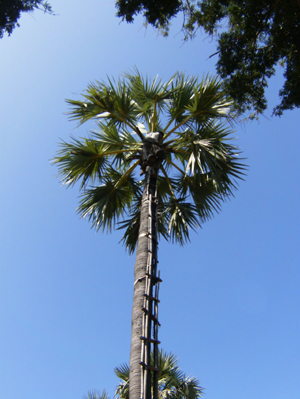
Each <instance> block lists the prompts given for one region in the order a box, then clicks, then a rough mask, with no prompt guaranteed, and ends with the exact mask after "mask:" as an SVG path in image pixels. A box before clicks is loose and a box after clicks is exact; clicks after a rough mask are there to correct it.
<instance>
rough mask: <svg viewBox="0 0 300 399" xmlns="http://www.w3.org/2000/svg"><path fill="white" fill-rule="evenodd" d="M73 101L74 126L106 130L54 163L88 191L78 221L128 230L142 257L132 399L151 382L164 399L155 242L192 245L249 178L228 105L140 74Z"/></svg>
mask: <svg viewBox="0 0 300 399" xmlns="http://www.w3.org/2000/svg"><path fill="white" fill-rule="evenodd" d="M67 102H68V103H69V105H70V106H71V109H70V113H69V114H70V119H72V120H79V123H80V124H82V123H84V122H86V121H88V120H90V119H92V120H94V121H96V123H97V126H98V130H97V131H93V132H92V133H91V136H90V137H89V138H86V139H75V138H73V139H72V140H71V141H70V142H69V143H66V142H62V143H61V149H60V151H59V152H58V154H57V157H56V158H55V159H54V163H57V164H58V167H59V172H60V174H61V176H62V181H63V182H64V184H66V185H74V184H75V183H76V182H78V181H80V182H81V184H80V189H81V190H82V198H81V202H80V204H79V207H78V212H79V214H80V215H81V216H82V217H85V218H87V219H89V220H90V221H91V222H92V225H93V226H94V227H95V228H96V230H99V229H100V230H102V231H103V230H107V231H111V230H112V229H113V228H115V227H116V228H118V229H124V230H125V232H124V236H123V242H124V244H125V246H126V247H127V249H128V250H129V252H130V253H132V252H134V250H135V249H136V262H135V267H134V294H133V307H132V333H131V351H130V399H140V398H141V397H142V398H143V399H144V398H147V399H149V398H150V396H151V373H153V375H154V398H155V399H156V398H157V394H158V388H157V387H158V343H159V341H158V338H157V331H158V325H159V323H158V319H157V305H158V302H159V300H158V284H159V282H160V281H161V280H160V278H159V276H158V275H157V242H158V239H159V237H160V236H162V237H164V238H165V239H167V240H170V241H172V242H178V243H179V244H181V245H183V244H184V243H185V242H186V241H189V233H190V230H195V229H197V228H198V227H200V226H201V225H202V223H203V222H205V221H207V220H209V219H210V218H211V217H212V216H213V214H214V213H215V212H218V211H219V209H220V206H221V203H222V202H223V201H224V200H225V199H227V198H229V197H230V196H231V195H232V190H233V189H234V188H236V179H237V178H241V176H242V175H243V170H244V169H245V168H244V166H243V164H242V163H241V162H240V161H239V158H238V156H239V151H238V150H237V148H236V147H235V146H234V145H233V144H232V143H231V142H230V134H231V133H232V132H231V130H230V129H229V128H227V127H225V122H226V117H227V113H228V109H229V107H230V103H229V102H228V99H227V98H226V95H225V93H224V91H223V90H222V84H221V82H220V81H219V80H218V79H217V78H211V77H208V76H207V77H205V78H203V79H202V80H201V81H199V80H198V78H197V77H186V76H185V75H184V74H181V73H177V74H175V75H174V76H173V77H172V78H171V79H170V80H169V81H167V82H163V81H161V80H158V78H155V79H154V80H150V79H148V78H145V79H144V78H143V77H142V76H141V75H140V73H139V72H138V70H134V72H133V73H131V74H126V75H125V76H124V77H123V78H122V79H119V80H118V81H114V80H110V79H108V80H107V82H95V83H93V84H90V85H89V86H88V88H87V90H86V92H85V93H84V94H83V99H82V100H81V101H77V100H67ZM140 176H142V178H141V177H140ZM151 331H153V336H152V337H151ZM152 347H153V352H154V363H152V364H151V363H150V353H151V351H152V349H151V348H152ZM141 365H142V367H141ZM155 387H156V388H155Z"/></svg>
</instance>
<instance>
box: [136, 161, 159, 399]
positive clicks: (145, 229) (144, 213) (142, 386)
mask: <svg viewBox="0 0 300 399" xmlns="http://www.w3.org/2000/svg"><path fill="white" fill-rule="evenodd" d="M153 171H154V169H152V168H151V167H150V168H148V171H147V172H146V176H145V185H144V191H143V197H142V204H141V210H140V212H141V214H140V230H139V239H138V244H137V252H136V261H135V267H134V291H133V306H132V321H131V350H130V362H129V367H130V378H129V398H130V399H141V398H142V399H150V398H151V370H150V369H148V368H147V367H146V368H144V370H143V368H142V366H141V364H140V363H141V360H143V362H144V363H146V364H147V365H150V338H151V324H152V323H151V322H150V319H149V317H148V318H146V320H147V322H146V323H147V325H146V326H145V329H144V328H143V323H145V318H144V314H143V309H144V310H145V308H144V306H145V294H148V296H150V297H152V295H153V293H152V287H153V281H154V278H153V279H152V277H150V279H151V281H152V283H151V288H150V291H149V280H148V288H147V287H146V280H147V278H148V279H149V265H148V264H149V239H151V253H152V256H153V258H154V261H153V259H152V257H151V259H152V260H151V264H152V265H153V264H155V268H154V269H153V268H152V270H153V272H151V274H152V273H154V274H153V277H154V276H155V274H156V258H157V232H156V220H157V204H156V198H155V195H154V194H155V192H156V189H157V177H156V171H157V169H156V171H155V173H154V174H153ZM151 198H152V202H151ZM153 199H154V201H153ZM150 214H151V215H152V216H151V218H150V219H149V215H150ZM149 227H150V229H151V232H152V234H151V237H149ZM152 244H153V245H152ZM147 266H148V268H147ZM146 273H148V275H147V274H146ZM146 289H147V293H146ZM149 306H150V309H151V314H152V301H151V302H150V304H149ZM145 331H146V333H145ZM145 335H146V338H147V339H146V341H145V340H144V341H143V342H142V340H141V337H142V336H145ZM143 345H146V350H145V352H144V346H143ZM142 346H143V353H145V356H144V357H145V358H144V359H142ZM142 373H143V378H142ZM145 381H146V383H145ZM154 396H156V395H154Z"/></svg>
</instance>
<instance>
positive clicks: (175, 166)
mask: <svg viewBox="0 0 300 399" xmlns="http://www.w3.org/2000/svg"><path fill="white" fill-rule="evenodd" d="M166 162H168V163H169V164H170V165H172V166H174V168H175V169H177V170H178V171H179V172H180V173H182V174H183V175H185V177H186V178H187V179H188V180H189V181H190V183H192V179H191V178H190V177H189V176H188V175H186V174H185V172H184V171H183V170H181V169H180V168H179V166H177V165H175V163H173V162H172V161H170V160H169V159H166Z"/></svg>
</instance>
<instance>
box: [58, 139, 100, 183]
mask: <svg viewBox="0 0 300 399" xmlns="http://www.w3.org/2000/svg"><path fill="white" fill-rule="evenodd" d="M60 147H61V149H60V151H59V152H58V156H57V157H56V158H54V159H53V163H54V164H58V171H59V174H60V175H61V176H62V182H63V183H64V184H67V185H73V184H75V183H76V182H77V181H78V180H81V187H84V186H85V185H86V183H87V182H88V180H89V179H91V181H92V182H94V181H95V180H96V179H99V180H101V176H102V173H103V171H104V170H105V168H106V167H107V166H108V163H107V159H106V155H105V151H103V145H102V143H101V142H96V141H94V140H88V139H84V140H83V141H82V142H81V141H79V140H76V139H74V138H73V139H72V142H71V143H70V144H68V143H66V142H62V143H61V144H60Z"/></svg>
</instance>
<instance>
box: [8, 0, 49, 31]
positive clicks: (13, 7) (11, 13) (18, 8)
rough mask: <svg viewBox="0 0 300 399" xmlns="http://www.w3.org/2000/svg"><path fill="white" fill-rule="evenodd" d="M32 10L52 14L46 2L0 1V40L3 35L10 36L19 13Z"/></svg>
mask: <svg viewBox="0 0 300 399" xmlns="http://www.w3.org/2000/svg"><path fill="white" fill-rule="evenodd" d="M34 9H38V10H43V11H44V12H47V13H49V14H53V12H52V8H51V6H50V4H49V3H48V2H47V1H42V0H1V3H0V38H2V37H3V35H4V33H5V32H6V33H8V36H10V35H11V33H12V31H13V30H14V28H15V27H16V26H20V25H19V23H18V22H17V21H18V19H19V18H20V16H21V12H29V11H33V10H34Z"/></svg>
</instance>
